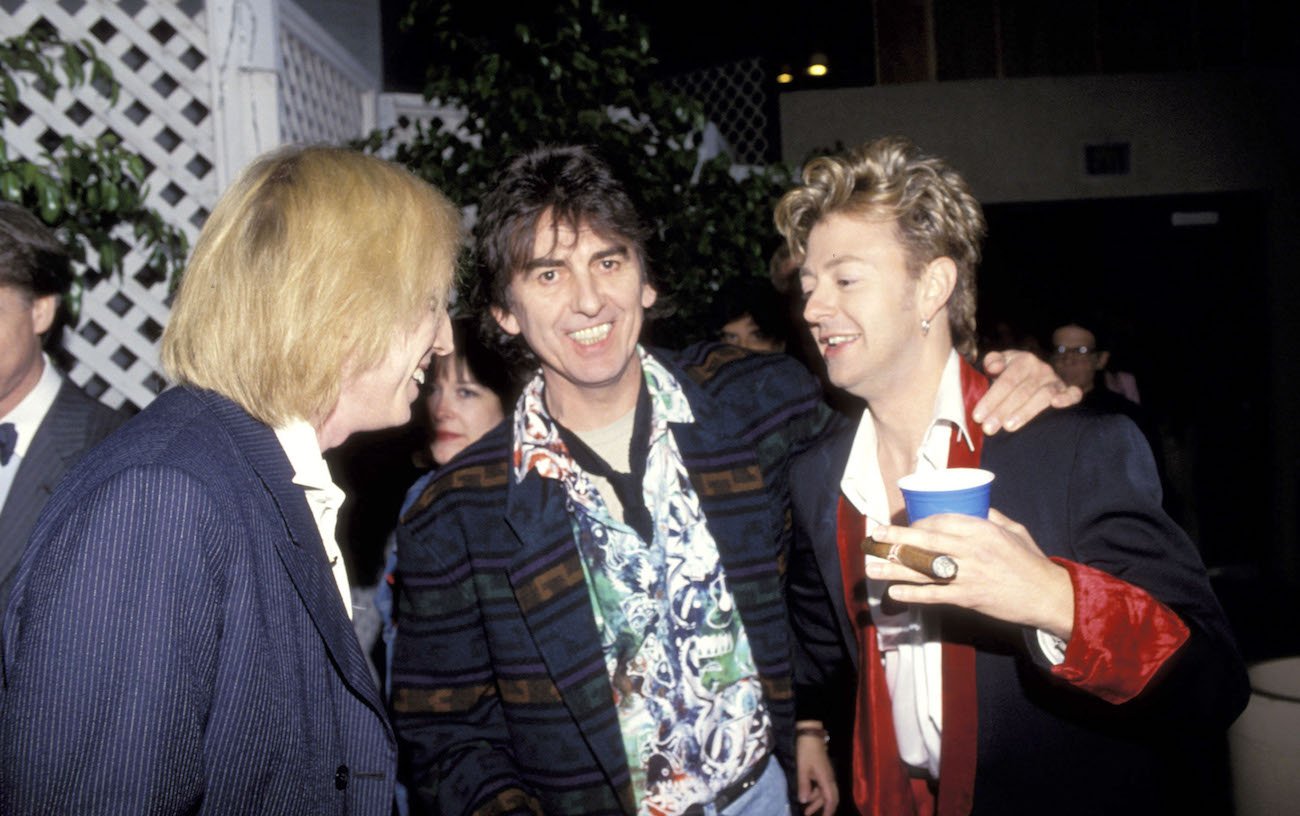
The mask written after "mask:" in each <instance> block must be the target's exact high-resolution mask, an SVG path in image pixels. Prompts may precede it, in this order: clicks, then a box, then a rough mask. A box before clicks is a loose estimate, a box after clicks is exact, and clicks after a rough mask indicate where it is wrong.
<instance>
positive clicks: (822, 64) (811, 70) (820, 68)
mask: <svg viewBox="0 0 1300 816" xmlns="http://www.w3.org/2000/svg"><path fill="white" fill-rule="evenodd" d="M807 70H808V76H812V77H821V76H826V75H827V74H828V73H830V70H831V69H830V61H829V60H827V59H826V55H825V54H823V53H822V52H820V51H818V52H816V53H814V54H813V55H812V56H811V57H809V58H808V69H807Z"/></svg>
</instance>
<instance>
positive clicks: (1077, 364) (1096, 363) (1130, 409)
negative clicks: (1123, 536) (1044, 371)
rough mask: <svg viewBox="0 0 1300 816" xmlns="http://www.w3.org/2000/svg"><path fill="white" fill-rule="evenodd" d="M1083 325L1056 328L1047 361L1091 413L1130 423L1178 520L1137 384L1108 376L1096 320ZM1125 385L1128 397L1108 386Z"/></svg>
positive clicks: (1159, 441) (1159, 444)
mask: <svg viewBox="0 0 1300 816" xmlns="http://www.w3.org/2000/svg"><path fill="white" fill-rule="evenodd" d="M1087 323H1088V324H1089V325H1091V326H1094V328H1086V327H1085V326H1083V325H1081V322H1070V323H1066V324H1064V325H1062V326H1059V327H1058V328H1057V329H1056V330H1055V331H1053V332H1052V345H1051V350H1050V353H1049V360H1050V362H1051V364H1052V368H1053V369H1055V370H1056V373H1057V375H1058V376H1059V377H1060V378H1061V379H1063V380H1065V382H1066V383H1067V384H1068V385H1076V386H1078V387H1079V389H1080V390H1081V391H1083V402H1082V404H1083V405H1086V406H1088V407H1089V408H1091V409H1093V410H1094V411H1099V412H1101V413H1106V414H1122V415H1123V416H1126V417H1128V418H1129V419H1131V420H1133V424H1135V425H1137V426H1138V429H1139V430H1141V431H1142V435H1143V436H1144V437H1146V440H1147V444H1148V445H1150V446H1151V454H1152V456H1154V457H1155V460H1156V470H1157V471H1158V472H1159V475H1160V484H1161V487H1162V488H1163V490H1164V493H1165V497H1166V500H1165V503H1164V505H1165V510H1166V511H1168V512H1170V514H1171V515H1173V516H1174V518H1175V520H1179V521H1181V517H1180V514H1179V513H1176V512H1174V510H1175V507H1174V503H1173V502H1172V501H1171V500H1170V493H1171V490H1170V488H1171V484H1170V479H1169V473H1168V466H1167V463H1166V461H1165V445H1164V441H1163V437H1162V436H1161V434H1160V429H1159V428H1158V427H1157V425H1156V422H1155V420H1154V419H1153V418H1152V416H1151V414H1150V412H1148V411H1147V410H1145V409H1144V408H1143V407H1142V406H1141V405H1139V404H1138V402H1137V399H1136V398H1137V381H1136V379H1135V378H1134V377H1133V375H1132V374H1129V373H1128V372H1123V374H1124V375H1125V376H1122V377H1120V376H1116V377H1108V375H1109V374H1110V373H1111V372H1108V371H1107V370H1106V366H1107V365H1108V364H1109V363H1110V359H1111V354H1110V351H1109V350H1108V349H1105V348H1103V347H1102V345H1101V343H1099V341H1098V331H1099V329H1096V328H1095V327H1096V321H1095V320H1089V321H1087ZM1112 380H1113V381H1114V382H1115V383H1116V384H1117V385H1118V384H1119V383H1126V384H1127V387H1128V389H1129V391H1130V392H1131V393H1132V396H1131V397H1130V396H1128V395H1127V394H1125V393H1123V392H1120V391H1118V390H1116V389H1112V388H1111V387H1110V381H1112Z"/></svg>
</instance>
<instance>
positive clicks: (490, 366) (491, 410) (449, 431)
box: [416, 317, 519, 489]
mask: <svg viewBox="0 0 1300 816" xmlns="http://www.w3.org/2000/svg"><path fill="white" fill-rule="evenodd" d="M452 331H453V334H454V336H455V338H456V353H455V354H452V355H450V356H448V357H442V358H439V359H438V361H437V363H436V364H435V368H436V376H435V377H434V379H433V382H432V383H430V384H429V385H428V386H427V390H426V394H425V396H424V408H425V418H426V420H427V425H426V436H427V440H428V445H427V448H426V452H427V454H428V457H429V459H428V461H429V463H430V465H432V466H435V467H437V466H441V465H444V464H446V463H447V462H448V461H450V460H451V458H452V457H454V456H456V455H457V454H458V453H460V452H461V451H462V450H464V449H465V448H467V447H469V446H470V445H471V444H473V443H474V442H477V441H478V439H479V437H481V436H483V434H485V433H487V432H488V431H490V430H492V428H493V427H495V426H496V424H497V423H498V422H500V421H501V420H503V419H505V415H506V411H507V410H508V409H509V408H510V407H511V405H512V404H513V402H514V398H515V396H516V395H517V394H518V392H519V378H518V377H517V376H516V373H515V371H514V369H513V367H512V366H511V365H510V363H509V362H507V361H506V359H505V358H504V357H503V356H502V355H501V354H500V353H499V352H498V351H497V350H496V349H494V348H492V347H490V346H488V345H487V344H485V343H484V342H483V340H482V339H481V338H480V337H479V333H478V328H477V321H475V320H473V319H471V318H467V317H458V318H456V319H455V320H453V321H452ZM425 481H427V479H421V484H422V483H423V482H425ZM416 489H418V487H417V488H416Z"/></svg>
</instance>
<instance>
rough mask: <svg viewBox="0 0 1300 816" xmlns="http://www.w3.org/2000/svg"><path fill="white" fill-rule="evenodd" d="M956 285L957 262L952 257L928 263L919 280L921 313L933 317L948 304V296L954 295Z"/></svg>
mask: <svg viewBox="0 0 1300 816" xmlns="http://www.w3.org/2000/svg"><path fill="white" fill-rule="evenodd" d="M956 285H957V264H956V262H954V261H953V259H952V258H949V257H947V256H943V257H940V258H935V259H934V260H933V261H930V262H929V263H928V264H926V265H925V268H924V269H922V270H921V277H920V279H919V280H918V281H917V289H918V292H917V294H918V296H919V303H918V306H919V307H920V309H921V314H922V315H924V316H926V317H928V318H931V319H932V318H933V317H934V315H936V314H938V312H939V310H940V309H942V308H943V307H944V306H947V305H948V298H950V297H952V290H953V288H954V287H956Z"/></svg>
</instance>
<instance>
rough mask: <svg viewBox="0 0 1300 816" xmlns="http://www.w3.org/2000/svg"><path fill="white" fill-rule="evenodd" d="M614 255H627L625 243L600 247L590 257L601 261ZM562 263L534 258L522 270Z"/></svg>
mask: <svg viewBox="0 0 1300 816" xmlns="http://www.w3.org/2000/svg"><path fill="white" fill-rule="evenodd" d="M615 256H622V257H624V258H626V257H628V249H627V244H618V245H617V246H612V247H610V248H609V249H602V250H601V251H600V252H597V253H596V254H594V255H592V256H591V259H592V260H593V261H603V260H605V259H606V258H613V257H615ZM563 265H564V264H563V262H561V261H560V260H559V259H558V258H534V259H532V260H531V261H529V262H528V263H526V264H524V268H523V271H524V272H528V271H530V270H533V269H544V268H546V267H550V266H563Z"/></svg>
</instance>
